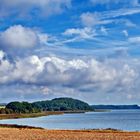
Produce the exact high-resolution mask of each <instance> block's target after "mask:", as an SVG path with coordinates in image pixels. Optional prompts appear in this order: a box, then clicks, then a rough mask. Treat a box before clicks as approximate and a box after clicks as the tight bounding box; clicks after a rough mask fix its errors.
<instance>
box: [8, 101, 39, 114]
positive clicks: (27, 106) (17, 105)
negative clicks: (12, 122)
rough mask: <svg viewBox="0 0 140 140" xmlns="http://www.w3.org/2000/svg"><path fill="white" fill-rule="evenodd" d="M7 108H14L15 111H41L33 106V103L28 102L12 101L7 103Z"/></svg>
mask: <svg viewBox="0 0 140 140" xmlns="http://www.w3.org/2000/svg"><path fill="white" fill-rule="evenodd" d="M6 109H9V110H12V111H13V112H14V113H37V112H41V110H39V109H38V108H36V107H33V106H32V103H28V102H11V103H9V104H7V105H6Z"/></svg>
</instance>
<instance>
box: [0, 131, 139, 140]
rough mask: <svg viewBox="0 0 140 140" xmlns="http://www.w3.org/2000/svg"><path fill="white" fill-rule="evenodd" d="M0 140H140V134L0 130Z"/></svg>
mask: <svg viewBox="0 0 140 140" xmlns="http://www.w3.org/2000/svg"><path fill="white" fill-rule="evenodd" d="M0 140H140V132H119V131H111V130H110V131H109V130H108V131H107V130H103V131H99V130H89V131H88V130H83V131H82V130H76V131H72V130H45V129H43V130H41V129H25V128H24V129H23V128H20V129H19V128H0Z"/></svg>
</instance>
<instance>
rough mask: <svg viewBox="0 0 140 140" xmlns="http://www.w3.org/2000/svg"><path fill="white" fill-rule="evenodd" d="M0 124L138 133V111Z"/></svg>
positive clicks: (75, 115)
mask: <svg viewBox="0 0 140 140" xmlns="http://www.w3.org/2000/svg"><path fill="white" fill-rule="evenodd" d="M0 123H1V124H18V125H29V126H37V127H43V128H47V129H73V130H76V129H106V128H114V129H121V130H128V131H140V110H114V111H111V112H88V113H79V114H63V115H51V116H45V117H38V118H24V119H10V120H0Z"/></svg>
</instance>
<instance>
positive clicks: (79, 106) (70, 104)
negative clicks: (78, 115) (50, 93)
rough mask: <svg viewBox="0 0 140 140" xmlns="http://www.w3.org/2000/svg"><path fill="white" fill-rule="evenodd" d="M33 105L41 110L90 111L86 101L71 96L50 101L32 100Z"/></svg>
mask: <svg viewBox="0 0 140 140" xmlns="http://www.w3.org/2000/svg"><path fill="white" fill-rule="evenodd" d="M32 106H33V107H35V108H38V109H40V110H42V111H78V110H80V111H82V110H83V111H91V110H93V109H92V108H91V107H90V106H89V105H88V104H87V103H85V102H83V101H80V100H76V99H72V98H56V99H53V100H51V101H40V102H34V103H33V104H32Z"/></svg>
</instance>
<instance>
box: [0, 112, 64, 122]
mask: <svg viewBox="0 0 140 140" xmlns="http://www.w3.org/2000/svg"><path fill="white" fill-rule="evenodd" d="M63 113H64V112H60V111H47V112H41V113H30V114H0V120H2V119H18V118H34V117H41V116H48V115H59V114H63Z"/></svg>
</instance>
